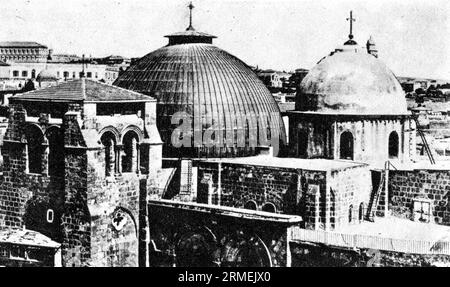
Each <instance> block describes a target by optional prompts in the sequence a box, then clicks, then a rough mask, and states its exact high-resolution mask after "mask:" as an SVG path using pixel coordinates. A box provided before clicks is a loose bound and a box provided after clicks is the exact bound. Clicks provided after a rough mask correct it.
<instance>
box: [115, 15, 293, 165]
mask: <svg viewBox="0 0 450 287" xmlns="http://www.w3.org/2000/svg"><path fill="white" fill-rule="evenodd" d="M166 37H168V38H169V44H168V45H167V46H165V47H162V48H160V49H158V50H156V51H153V52H151V53H149V54H147V55H145V56H144V57H142V58H141V59H140V60H138V61H137V62H136V63H135V64H133V65H132V66H131V67H130V68H129V69H127V70H126V71H125V72H124V73H123V74H122V75H121V76H119V78H118V79H117V80H116V81H115V82H114V85H117V86H120V87H122V88H126V89H130V90H134V91H136V92H140V93H143V94H146V95H150V96H153V97H155V98H156V99H157V100H158V105H157V124H158V128H159V131H160V133H161V137H162V140H163V141H164V143H165V144H164V150H163V154H164V156H166V157H182V156H186V157H197V156H198V157H229V156H250V155H254V154H256V153H257V152H258V149H259V148H260V147H265V146H266V143H263V142H260V141H259V140H257V139H256V138H257V136H256V138H255V137H254V135H255V132H256V134H257V133H260V132H262V131H264V132H266V133H267V134H268V135H269V138H271V139H272V140H273V139H275V138H277V139H278V140H277V141H278V143H277V144H278V145H280V146H283V145H284V143H285V129H284V124H283V120H282V119H281V115H280V110H279V108H278V105H277V103H276V102H275V100H274V98H273V96H272V94H271V93H270V92H269V90H268V89H267V88H266V87H265V86H264V84H263V83H262V82H261V81H260V80H259V78H258V77H257V75H256V74H255V73H254V72H253V71H252V70H251V69H250V68H249V67H248V66H247V65H246V64H245V63H244V62H242V61H241V60H239V59H238V58H236V57H235V56H233V55H231V54H229V53H227V52H226V51H224V50H222V49H220V48H218V47H216V46H214V45H213V44H212V39H213V38H215V36H212V35H209V34H206V33H202V32H198V31H196V30H195V29H194V28H193V26H192V22H191V23H190V25H189V27H188V29H186V31H183V32H179V33H175V34H171V35H168V36H166ZM177 112H185V113H187V114H188V115H190V117H191V118H192V122H193V123H192V125H194V122H198V123H200V129H201V130H200V131H198V130H197V131H196V130H193V132H194V133H195V132H201V134H203V135H204V134H205V132H206V131H207V130H211V129H212V130H214V132H215V134H214V137H215V139H219V138H220V137H226V134H227V133H228V134H230V133H231V135H233V143H232V144H225V145H224V146H222V147H220V146H217V145H214V146H213V147H206V146H204V145H202V146H200V147H196V146H194V139H193V137H192V147H191V148H182V149H180V148H174V147H173V145H172V143H171V136H172V133H173V130H174V129H175V128H176V125H173V124H171V119H172V116H173V115H174V114H176V113H177ZM248 116H252V118H254V119H255V120H259V119H260V118H262V119H263V121H264V124H261V122H258V123H254V124H252V123H246V122H245V118H246V117H248ZM243 119H244V121H242V120H243ZM193 129H194V127H193ZM239 135H243V138H242V139H237V138H238V137H239ZM227 139H228V140H230V137H228V138H227ZM255 139H256V140H257V142H256V145H255V144H253V143H254V140H255ZM240 140H243V143H242V142H241V143H238V141H240Z"/></svg>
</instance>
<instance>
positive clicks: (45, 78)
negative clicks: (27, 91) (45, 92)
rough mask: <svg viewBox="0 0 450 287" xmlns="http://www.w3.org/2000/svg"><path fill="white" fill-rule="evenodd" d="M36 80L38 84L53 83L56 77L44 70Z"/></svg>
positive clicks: (56, 79)
mask: <svg viewBox="0 0 450 287" xmlns="http://www.w3.org/2000/svg"><path fill="white" fill-rule="evenodd" d="M36 80H37V81H38V82H53V81H58V77H57V76H56V75H55V73H53V72H52V71H50V70H48V69H45V70H42V71H41V72H40V73H39V74H38V76H37V77H36Z"/></svg>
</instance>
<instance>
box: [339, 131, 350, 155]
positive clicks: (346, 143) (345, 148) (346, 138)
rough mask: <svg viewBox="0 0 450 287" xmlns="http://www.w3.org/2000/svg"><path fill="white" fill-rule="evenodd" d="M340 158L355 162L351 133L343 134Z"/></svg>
mask: <svg viewBox="0 0 450 287" xmlns="http://www.w3.org/2000/svg"><path fill="white" fill-rule="evenodd" d="M340 158H341V159H350V160H353V135H352V133H351V132H343V133H342V134H341V140H340Z"/></svg>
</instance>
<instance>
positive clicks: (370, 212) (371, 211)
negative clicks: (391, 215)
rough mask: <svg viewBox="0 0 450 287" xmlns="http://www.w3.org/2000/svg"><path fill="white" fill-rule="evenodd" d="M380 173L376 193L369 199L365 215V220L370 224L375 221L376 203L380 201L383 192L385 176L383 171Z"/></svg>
mask: <svg viewBox="0 0 450 287" xmlns="http://www.w3.org/2000/svg"><path fill="white" fill-rule="evenodd" d="M380 173H381V175H380V183H379V185H378V188H377V191H376V192H375V193H372V196H371V197H370V201H369V206H368V208H367V213H366V219H367V220H368V221H371V222H374V221H375V216H376V213H377V209H378V203H379V201H380V197H381V193H382V192H383V187H384V181H385V175H384V172H383V171H381V172H380Z"/></svg>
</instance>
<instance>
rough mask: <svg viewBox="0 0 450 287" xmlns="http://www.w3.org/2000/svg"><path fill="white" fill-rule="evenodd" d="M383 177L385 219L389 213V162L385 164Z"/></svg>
mask: <svg viewBox="0 0 450 287" xmlns="http://www.w3.org/2000/svg"><path fill="white" fill-rule="evenodd" d="M384 176H385V178H384V217H387V216H388V212H389V161H386V163H385V166H384Z"/></svg>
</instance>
